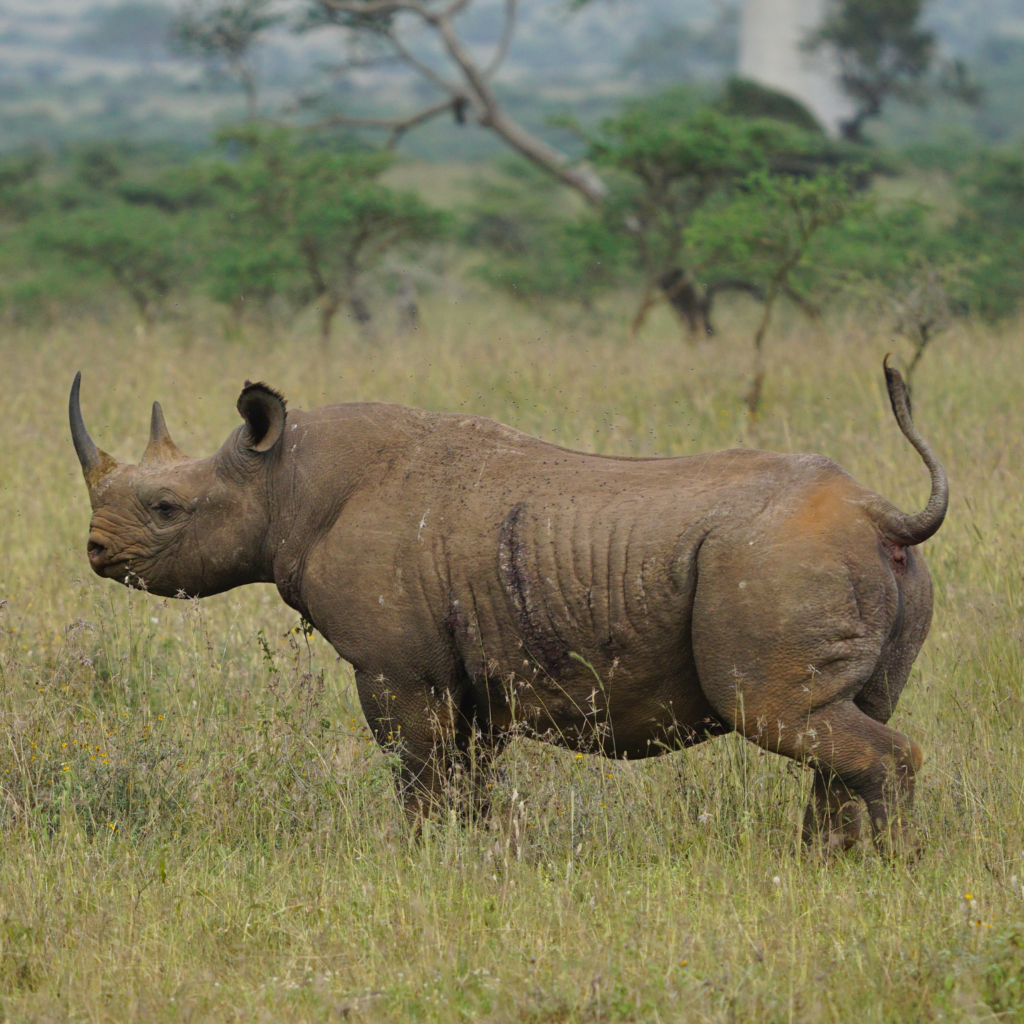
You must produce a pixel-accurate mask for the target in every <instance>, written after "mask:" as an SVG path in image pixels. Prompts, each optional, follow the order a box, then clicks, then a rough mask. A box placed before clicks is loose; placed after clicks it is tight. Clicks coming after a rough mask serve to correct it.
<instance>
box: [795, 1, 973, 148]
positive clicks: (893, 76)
mask: <svg viewBox="0 0 1024 1024" xmlns="http://www.w3.org/2000/svg"><path fill="white" fill-rule="evenodd" d="M927 2H928V0H833V2H832V4H831V7H830V8H829V10H828V13H827V14H826V16H825V19H824V21H823V22H822V24H821V26H820V28H818V29H817V30H816V31H814V32H812V33H811V34H810V35H809V36H808V38H807V40H806V42H805V47H806V48H807V49H809V50H818V49H821V48H823V47H828V48H830V49H831V50H832V52H833V53H835V55H836V57H837V59H838V61H839V69H840V81H841V83H842V86H843V89H844V90H845V91H846V93H847V94H848V95H849V96H850V98H851V99H852V100H853V103H854V108H855V109H854V113H853V116H852V117H850V118H849V119H848V120H847V121H845V122H844V123H843V124H842V126H841V129H842V132H843V135H844V136H845V137H846V138H847V139H849V140H851V141H853V142H864V141H865V138H864V123H865V122H866V121H868V120H870V119H871V118H875V117H878V116H879V115H880V114H881V113H882V108H883V107H884V105H885V103H886V101H887V100H889V99H898V100H902V101H903V102H905V103H913V104H916V105H918V106H923V105H924V104H925V103H926V102H927V100H928V88H927V84H926V83H927V79H928V74H929V72H930V71H931V70H932V67H933V64H934V61H935V34H934V33H933V32H929V31H927V30H926V29H922V28H921V27H920V25H919V21H920V17H921V13H922V11H923V9H924V7H925V5H926V3H927ZM939 87H940V88H942V89H943V90H944V91H946V92H947V93H949V94H950V95H952V96H954V97H956V98H958V99H961V100H963V101H965V102H967V103H977V102H978V101H979V99H980V98H981V93H980V90H979V89H978V87H977V86H976V85H975V84H974V83H973V82H972V81H971V80H970V78H969V76H968V75H967V71H966V68H965V66H964V65H963V64H962V63H961V62H953V63H951V64H949V65H948V66H947V67H945V68H944V69H943V73H942V75H941V78H940V82H939Z"/></svg>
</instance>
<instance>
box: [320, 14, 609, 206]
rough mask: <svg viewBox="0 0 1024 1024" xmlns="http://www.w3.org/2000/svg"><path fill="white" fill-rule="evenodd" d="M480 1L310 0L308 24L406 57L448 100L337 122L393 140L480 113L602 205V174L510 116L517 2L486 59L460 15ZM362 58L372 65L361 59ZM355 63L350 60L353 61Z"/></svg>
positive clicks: (484, 123)
mask: <svg viewBox="0 0 1024 1024" xmlns="http://www.w3.org/2000/svg"><path fill="white" fill-rule="evenodd" d="M471 2H472V0H306V17H305V20H304V22H303V23H302V26H301V27H303V28H304V29H306V30H312V29H318V28H323V27H334V28H337V29H340V30H341V31H343V32H344V33H345V35H346V37H347V40H348V42H349V43H350V44H354V45H355V46H357V47H358V46H359V45H360V44H367V45H368V46H369V47H370V48H371V50H373V51H377V52H381V51H382V52H383V53H384V54H386V55H387V57H388V58H390V59H398V60H399V61H401V62H402V63H403V64H404V65H405V66H406V67H408V68H409V69H410V70H412V71H414V72H415V73H416V74H417V75H418V76H419V77H420V78H421V79H422V81H423V82H424V83H425V84H427V85H428V86H429V87H431V88H432V89H433V90H434V91H435V92H436V93H438V94H440V98H439V99H438V100H436V101H435V102H433V103H430V104H427V105H426V106H424V107H422V108H421V109H420V110H418V111H416V112H415V113H413V114H411V115H409V116H407V117H403V118H360V117H347V116H343V115H334V116H332V117H331V118H330V119H329V121H328V122H326V123H330V124H337V125H347V126H350V127H355V128H380V129H385V130H387V131H388V132H389V133H390V141H391V144H394V142H396V141H397V139H399V138H400V137H401V136H402V135H403V134H404V133H405V132H407V131H409V130H410V129H411V128H414V127H416V126H417V125H420V124H423V123H425V122H426V121H429V120H430V119H432V118H435V117H439V116H442V115H445V114H450V115H451V116H453V117H454V118H455V120H456V121H458V122H459V123H460V124H461V123H464V122H465V121H466V119H467V117H470V116H472V117H473V118H474V119H475V120H476V122H477V123H478V124H479V125H480V126H481V127H483V128H486V129H488V130H489V131H492V132H494V133H495V134H496V135H497V136H498V137H499V138H501V139H502V141H504V142H505V143H506V144H507V145H509V146H511V147H512V149H514V150H516V151H517V152H518V153H520V154H522V155H523V156H524V157H526V158H527V159H528V160H530V161H531V162H533V163H534V164H536V165H537V166H538V167H542V168H543V169H544V170H546V171H547V172H548V173H550V174H553V175H554V176H555V177H556V178H558V179H559V180H560V181H562V182H564V183H565V184H566V185H568V186H569V187H570V188H573V189H575V190H576V191H577V192H579V193H580V194H581V195H582V196H584V198H586V199H587V201H588V202H591V203H600V202H601V201H602V200H603V199H604V198H605V196H606V195H607V189H606V188H605V185H604V183H603V182H602V181H601V179H600V178H599V177H598V176H597V175H596V174H594V172H593V171H592V170H590V168H589V167H587V166H586V165H585V164H574V163H573V162H572V161H571V160H570V159H569V158H568V157H567V156H566V155H565V154H564V153H561V152H559V151H558V150H557V149H555V148H554V147H553V146H550V145H549V144H548V143H546V142H545V141H544V140H543V139H539V138H537V136H535V135H533V134H532V133H531V132H528V131H527V130H526V129H525V128H523V126H522V125H521V124H519V123H518V122H517V121H515V120H514V119H513V118H512V117H510V116H509V114H508V111H506V109H505V107H504V105H503V104H502V103H501V101H500V100H499V98H498V96H497V94H496V92H495V91H494V85H493V82H494V76H495V74H496V73H497V71H498V70H499V68H500V67H501V66H502V64H503V63H504V60H505V57H506V56H507V54H508V49H509V46H510V45H511V43H512V38H513V35H514V34H515V27H516V17H517V0H504V18H503V22H502V29H501V32H500V35H499V36H498V38H497V39H496V40H495V43H494V48H493V53H492V54H491V55H490V56H489V58H488V59H487V60H486V61H481V60H480V59H478V57H477V56H476V55H475V54H474V52H473V50H472V49H471V48H470V46H469V45H468V44H467V43H466V42H465V41H464V39H463V38H462V37H461V36H460V35H459V31H458V29H457V27H456V19H457V18H458V16H459V15H460V14H463V13H464V12H465V11H466V9H467V8H468V7H469V6H470V4H471ZM417 29H419V30H420V31H421V32H423V31H425V32H426V33H427V34H428V35H429V36H430V37H431V38H432V39H433V40H434V41H435V42H436V43H437V44H438V45H439V48H440V52H441V54H442V56H443V60H444V65H443V66H442V67H435V66H434V64H433V63H430V62H429V61H428V60H427V59H426V58H425V57H422V56H421V55H420V54H419V53H418V52H417V51H416V50H415V48H414V47H413V45H412V44H411V43H410V41H409V39H410V36H411V35H412V34H413V33H414V32H415V31H416V30H417ZM356 63H365V58H364V57H357V58H356ZM346 66H348V65H346Z"/></svg>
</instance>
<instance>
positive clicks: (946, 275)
mask: <svg viewBox="0 0 1024 1024" xmlns="http://www.w3.org/2000/svg"><path fill="white" fill-rule="evenodd" d="M962 277H963V268H962V267H961V266H960V265H959V264H957V263H946V264H940V263H935V262H932V261H931V260H913V261H912V262H911V264H910V266H909V268H908V271H907V273H906V274H904V275H903V277H902V279H901V280H899V281H898V282H894V284H895V287H893V290H892V293H891V297H890V303H891V305H892V309H893V313H894V317H893V329H894V330H895V332H896V333H897V334H899V335H901V336H902V337H904V338H906V339H907V340H908V341H909V342H910V344H911V346H912V351H911V358H910V362H909V363H907V367H906V370H905V372H904V374H903V376H904V379H905V380H906V382H907V390H908V391H912V390H913V383H914V373H915V371H916V370H917V367H918V364H919V363H920V362H921V358H922V356H923V355H924V353H925V349H927V348H928V346H929V345H930V344H931V343H932V342H933V341H934V340H935V338H936V336H937V335H939V334H941V333H942V332H943V331H944V330H946V329H947V328H948V327H949V325H950V324H951V323H952V321H953V318H954V316H955V315H956V312H957V309H956V306H957V304H956V301H955V299H954V293H955V291H956V290H957V289H958V288H959V287H960V285H961V284H962Z"/></svg>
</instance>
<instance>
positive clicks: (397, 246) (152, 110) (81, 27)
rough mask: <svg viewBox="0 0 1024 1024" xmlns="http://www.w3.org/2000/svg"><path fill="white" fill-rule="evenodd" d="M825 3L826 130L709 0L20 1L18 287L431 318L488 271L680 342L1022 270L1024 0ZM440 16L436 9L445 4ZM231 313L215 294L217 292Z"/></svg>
mask: <svg viewBox="0 0 1024 1024" xmlns="http://www.w3.org/2000/svg"><path fill="white" fill-rule="evenodd" d="M877 7H878V5H877V4H873V3H872V2H871V0H836V2H835V3H833V4H832V5H831V6H829V7H828V8H827V11H828V16H827V18H826V19H825V21H824V22H823V23H822V27H821V29H820V30H819V31H818V32H817V33H815V34H813V35H811V36H808V38H807V39H806V41H805V42H806V48H807V49H808V51H810V50H813V49H814V48H815V47H817V48H821V47H822V46H826V47H831V48H832V52H833V53H836V54H838V55H839V64H840V67H841V70H842V73H843V83H844V88H845V90H846V92H847V94H848V96H849V97H850V98H851V100H852V102H853V105H854V113H853V115H852V116H851V117H850V119H849V120H848V121H847V122H845V123H844V124H843V125H842V126H841V129H842V130H841V131H840V132H839V135H840V136H841V137H840V138H833V137H830V136H829V135H828V134H827V133H826V132H825V131H823V130H822V128H821V127H820V126H819V125H818V123H817V122H816V121H815V119H814V117H813V115H812V114H811V113H810V112H809V111H808V110H807V109H806V108H804V107H803V106H801V104H800V103H799V102H797V101H795V100H793V99H792V98H790V97H787V96H784V95H782V94H779V93H775V92H772V91H771V90H768V89H765V88H763V87H761V86H758V85H756V84H755V83H753V82H750V81H745V80H743V79H741V78H738V77H737V76H736V74H735V68H736V60H737V39H738V25H739V18H740V12H739V9H738V7H737V6H736V5H733V4H730V3H727V2H711V0H685V2H669V0H659V2H656V3H646V4H643V5H639V4H635V3H634V4H629V3H621V4H609V3H606V2H602V0H591V2H586V0H584V2H576V3H569V2H565V3H562V4H559V3H557V2H555V0H551V2H546V0H530V2H525V3H515V2H510V0H476V2H463V3H456V4H448V5H444V4H440V3H437V2H432V3H427V4H424V5H421V6H420V7H419V8H418V9H417V6H416V5H412V8H410V7H409V5H403V4H400V3H395V4H391V3H385V4H380V3H378V4H371V5H370V6H369V7H366V4H365V0H277V2H275V0H187V2H186V3H184V5H182V6H178V7H172V6H165V5H161V4H160V3H157V2H153V0H127V2H122V3H114V4H106V5H100V6H87V5H82V6H76V5H75V4H73V3H69V2H62V3H59V4H58V3H51V4H50V5H49V6H47V5H46V4H44V3H32V4H28V3H23V4H19V3H16V2H11V3H8V4H7V5H6V7H5V8H4V10H3V13H2V14H0V23H2V24H0V56H3V57H4V63H3V68H4V70H3V71H2V72H0V231H2V238H3V244H2V245H0V317H2V318H3V319H4V320H5V321H6V322H8V323H9V324H10V323H18V324H27V323H32V322H36V321H47V322H52V321H53V320H54V319H55V318H61V317H64V316H66V315H72V316H80V315H89V316H98V317H100V318H102V317H104V316H109V315H114V314H115V313H117V314H120V312H122V311H123V310H124V309H125V308H127V309H131V310H134V313H135V315H137V317H138V320H139V323H140V325H141V326H142V328H143V329H145V328H146V327H147V326H149V325H151V324H153V323H154V322H155V321H156V320H158V319H161V318H174V317H176V316H178V317H180V316H182V315H183V311H184V310H186V309H188V310H190V311H191V312H190V315H191V313H193V312H194V311H195V310H196V309H197V308H202V309H204V310H206V311H208V312H209V313H211V314H213V315H218V316H221V317H222V320H223V324H224V329H225V331H227V332H230V331H232V330H235V329H237V328H238V327H239V325H240V324H241V323H242V322H243V321H244V320H245V319H246V318H256V319H260V320H261V321H264V322H267V323H273V322H278V323H283V322H287V321H289V320H294V319H295V318H296V317H303V316H306V317H309V318H310V321H311V323H315V324H316V330H317V333H318V334H319V337H320V338H321V340H322V342H323V343H324V344H326V343H328V342H329V341H330V338H331V333H332V330H333V329H334V327H335V326H336V324H337V318H338V317H339V316H341V317H342V318H343V319H345V318H347V319H349V320H351V321H352V323H353V324H354V325H356V326H357V327H358V329H359V330H360V331H361V332H362V333H363V334H365V335H366V336H367V337H375V338H379V337H380V335H379V330H380V329H381V328H380V325H381V324H384V325H386V329H387V330H392V329H397V330H412V329H415V328H416V327H417V326H418V322H419V315H420V314H419V309H420V304H421V298H422V297H423V296H424V294H425V293H426V292H428V291H431V290H432V289H436V288H438V287H442V288H443V287H450V286H451V283H452V282H453V281H459V280H463V281H465V280H467V279H471V278H474V279H476V280H477V281H483V282H486V284H487V285H489V286H490V287H492V288H494V289H498V290H501V291H504V292H506V293H509V294H511V295H513V296H515V297H516V298H517V299H519V300H522V301H523V302H525V303H528V304H529V305H531V306H532V307H534V308H536V309H539V310H542V311H545V313H546V314H547V315H549V316H553V317H557V316H559V315H565V314H567V313H568V314H570V315H573V316H579V315H583V316H588V315H589V316H593V315H596V314H597V313H598V312H599V311H600V310H601V309H602V303H604V304H605V307H604V308H610V307H609V306H608V303H609V302H610V303H611V305H612V306H614V308H615V309H616V310H622V309H625V308H626V307H630V308H631V309H632V312H631V314H630V315H629V319H628V323H627V324H626V325H624V326H626V328H627V330H628V332H629V333H630V334H631V335H632V336H635V334H636V332H638V331H640V330H641V329H643V326H644V324H645V322H646V320H647V317H648V314H649V313H650V311H651V310H652V308H653V307H654V306H656V305H658V304H666V305H667V307H668V308H669V309H670V310H671V311H672V312H673V313H674V315H675V316H676V317H677V319H678V322H679V324H680V330H681V333H682V335H683V336H684V337H686V338H688V339H689V340H691V341H693V340H696V339H698V338H700V337H706V336H709V335H712V334H713V333H714V331H715V309H716V305H719V304H720V303H722V302H723V301H725V302H732V301H735V300H736V297H737V296H742V297H743V301H748V302H749V301H750V300H751V299H752V300H753V301H754V302H756V303H757V304H759V310H760V312H759V314H758V316H757V317H756V325H755V327H754V328H753V329H752V341H753V348H754V368H753V371H752V377H751V385H750V390H749V392H748V394H747V402H748V404H749V406H750V409H751V412H756V411H757V408H758V405H759V402H760V393H761V383H762V381H763V375H764V372H765V357H764V341H765V338H766V336H767V334H768V332H769V330H770V326H771V322H772V318H773V316H774V315H775V313H776V312H777V310H778V309H779V308H781V307H782V306H785V305H789V306H791V307H793V308H794V309H796V310H798V311H800V312H801V313H802V314H803V315H805V316H807V317H810V318H811V319H812V320H813V319H816V318H820V317H821V316H822V314H823V312H824V311H825V310H826V309H827V308H829V307H834V306H842V305H843V304H849V303H850V302H855V303H858V304H860V305H861V306H864V305H865V304H866V305H867V307H869V308H871V309H873V310H874V311H876V312H877V313H878V314H880V315H882V316H885V317H888V318H889V319H890V320H891V325H892V330H893V331H895V332H898V333H899V334H900V335H902V336H903V337H905V338H906V339H908V342H909V345H910V349H909V351H910V353H911V355H910V356H909V357H908V363H909V366H910V369H911V371H912V370H913V369H914V368H916V365H917V362H918V361H919V360H920V358H921V355H922V354H923V352H924V351H925V349H926V348H927V346H928V345H929V344H930V342H931V341H932V339H933V338H934V337H935V336H936V335H937V334H939V333H941V331H942V330H944V329H945V328H946V327H947V326H948V325H949V323H950V322H952V320H953V319H955V318H957V317H962V316H972V317H977V318H981V319H984V320H986V321H996V320H1000V319H1003V318H1006V317H1010V316H1012V315H1013V314H1015V312H1016V311H1017V309H1018V304H1019V301H1020V298H1021V294H1022V291H1024V276H1022V274H1021V270H1020V268H1021V266H1022V264H1024V145H1022V141H1021V140H1022V136H1024V105H1022V104H1021V103H1020V102H1019V97H1020V95H1021V94H1022V90H1024V2H1022V0H998V2H997V0H989V2H986V3H984V4H981V3H976V2H974V0H932V2H931V3H929V2H927V0H899V2H894V3H888V4H885V5H882V8H880V10H882V11H883V14H882V15H879V14H878V11H877V10H876V8H877ZM437 12H440V17H438V16H437ZM218 311H219V312H218Z"/></svg>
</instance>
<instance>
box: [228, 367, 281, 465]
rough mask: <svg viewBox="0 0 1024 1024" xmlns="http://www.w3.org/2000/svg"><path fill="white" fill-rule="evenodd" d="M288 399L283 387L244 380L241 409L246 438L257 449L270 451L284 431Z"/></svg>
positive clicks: (240, 400) (239, 409) (258, 450)
mask: <svg viewBox="0 0 1024 1024" xmlns="http://www.w3.org/2000/svg"><path fill="white" fill-rule="evenodd" d="M286 407H287V403H286V402H285V400H284V396H283V395H282V394H281V392H280V391H275V390H274V389H273V388H272V387H270V386H269V385H267V384H263V383H257V384H250V383H249V381H246V382H245V387H244V388H242V393H241V394H240V395H239V396H238V411H239V413H240V414H241V416H242V419H243V420H245V424H246V429H245V433H244V435H243V442H244V444H245V446H246V447H247V448H251V449H252V450H253V451H257V452H268V451H270V449H271V448H273V447H274V445H275V444H277V442H278V440H279V439H280V437H281V434H282V433H284V421H285V415H286Z"/></svg>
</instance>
